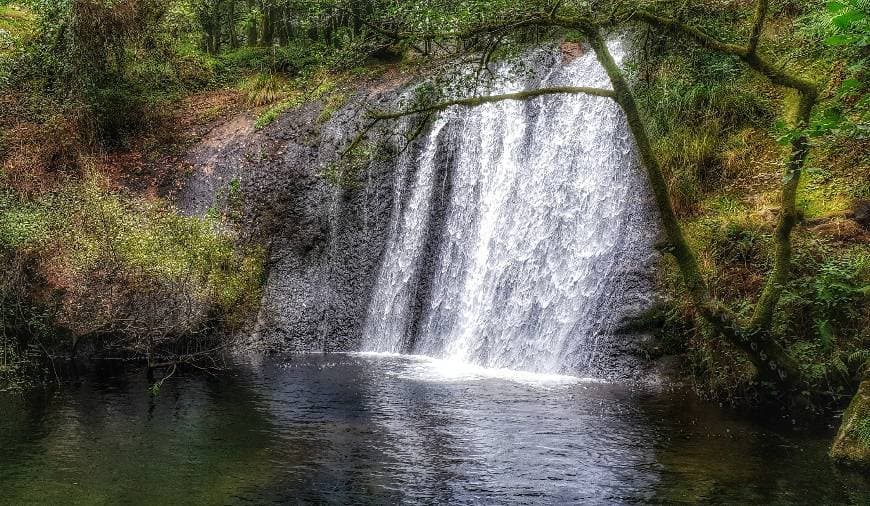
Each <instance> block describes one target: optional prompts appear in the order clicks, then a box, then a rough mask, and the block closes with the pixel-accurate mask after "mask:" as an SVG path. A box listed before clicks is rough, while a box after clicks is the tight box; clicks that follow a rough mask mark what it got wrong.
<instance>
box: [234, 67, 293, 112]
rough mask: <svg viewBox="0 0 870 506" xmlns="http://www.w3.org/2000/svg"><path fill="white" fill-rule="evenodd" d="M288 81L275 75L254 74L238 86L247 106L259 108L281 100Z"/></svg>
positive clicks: (285, 93) (285, 91)
mask: <svg viewBox="0 0 870 506" xmlns="http://www.w3.org/2000/svg"><path fill="white" fill-rule="evenodd" d="M288 87H289V82H288V80H287V79H286V78H285V77H283V76H281V75H277V74H262V73H258V74H254V75H253V76H251V77H249V78H248V79H246V80H244V81H243V82H242V84H241V85H240V86H239V89H240V90H241V91H242V93H244V94H245V99H246V101H247V102H248V104H250V105H252V106H255V107H260V106H264V105H269V104H273V103H275V102H277V101H278V100H281V98H283V97H285V96H286V95H287V91H288Z"/></svg>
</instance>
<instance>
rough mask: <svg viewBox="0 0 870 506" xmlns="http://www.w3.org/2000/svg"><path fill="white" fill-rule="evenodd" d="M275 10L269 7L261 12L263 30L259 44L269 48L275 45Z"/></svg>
mask: <svg viewBox="0 0 870 506" xmlns="http://www.w3.org/2000/svg"><path fill="white" fill-rule="evenodd" d="M274 29H275V8H274V7H269V8H267V9H265V10H264V11H263V29H262V31H261V33H262V39H261V40H260V43H261V44H262V45H264V46H267V47H271V46H272V45H273V44H274V43H275V31H274Z"/></svg>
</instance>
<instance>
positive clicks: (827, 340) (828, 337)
mask: <svg viewBox="0 0 870 506" xmlns="http://www.w3.org/2000/svg"><path fill="white" fill-rule="evenodd" d="M816 329H817V330H818V331H819V340H820V341H821V344H822V349H823V350H824V351H825V352H827V351H830V349H831V347H832V346H833V345H834V332H833V330H832V329H831V324H830V323H828V321H827V320H816Z"/></svg>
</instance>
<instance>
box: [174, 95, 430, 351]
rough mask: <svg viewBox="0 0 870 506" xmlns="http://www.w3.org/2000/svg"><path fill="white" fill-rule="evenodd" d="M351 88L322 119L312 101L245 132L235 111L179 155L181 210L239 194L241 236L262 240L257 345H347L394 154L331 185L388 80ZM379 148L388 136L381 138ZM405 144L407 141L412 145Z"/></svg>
mask: <svg viewBox="0 0 870 506" xmlns="http://www.w3.org/2000/svg"><path fill="white" fill-rule="evenodd" d="M379 85H380V87H379V88H377V89H371V88H369V89H361V90H359V91H358V92H357V93H356V95H354V96H353V97H351V98H350V99H349V100H348V101H347V103H346V105H345V106H344V107H342V108H341V109H339V110H338V111H337V112H336V113H334V114H333V115H332V117H331V118H330V119H329V120H327V121H325V122H322V117H321V109H322V106H321V104H319V103H316V102H313V103H308V104H305V105H303V106H302V107H300V108H298V109H296V110H293V111H290V112H288V113H285V114H283V115H282V116H281V117H280V118H279V119H278V120H277V121H275V122H274V123H273V124H271V125H269V126H267V127H265V128H263V129H262V130H254V129H253V126H252V125H253V122H254V119H253V118H251V117H247V116H242V117H239V118H237V119H235V120H232V121H230V122H228V123H226V124H225V125H222V126H220V127H218V128H216V129H214V130H213V131H212V133H210V134H209V135H207V136H206V137H205V138H204V139H203V140H202V141H201V142H200V143H199V144H198V145H196V146H195V147H194V148H193V149H192V150H191V151H190V153H189V155H188V156H187V163H188V164H189V165H190V167H192V169H191V176H190V178H189V181H188V183H187V185H186V187H185V188H184V189H183V190H182V192H181V194H180V197H179V198H178V205H179V207H180V208H181V209H182V211H184V212H186V213H189V214H200V215H201V214H204V213H206V212H208V210H209V209H211V208H212V207H213V206H215V205H218V206H220V205H221V200H222V199H224V198H225V196H226V195H227V194H228V193H229V192H230V191H231V190H230V188H232V187H235V188H237V190H234V191H236V192H238V193H239V194H240V198H241V200H242V201H243V203H244V204H243V207H244V210H243V213H242V215H243V218H242V220H241V221H242V224H243V229H244V230H243V233H244V234H246V235H248V236H250V237H253V238H254V239H256V240H258V241H262V242H264V243H265V244H267V245H268V250H269V253H268V255H269V257H268V262H267V267H268V279H267V280H266V287H265V294H264V297H263V301H262V307H261V310H260V314H259V315H258V317H257V321H256V325H255V328H254V329H253V332H252V335H253V339H254V340H255V341H256V343H255V344H256V345H258V346H267V347H274V348H278V349H281V350H282V351H314V350H318V351H320V350H324V351H343V350H350V349H355V348H356V347H357V345H358V342H357V341H358V339H359V338H360V336H361V334H362V325H363V324H364V323H365V315H366V310H367V308H368V302H369V297H370V295H371V292H372V288H373V285H374V282H375V278H376V276H377V269H378V266H379V263H380V258H381V254H382V252H383V248H384V245H385V243H386V241H387V234H388V228H389V223H390V217H391V213H392V212H393V208H394V204H395V198H396V197H395V191H394V189H395V184H396V177H397V176H396V171H395V161H394V160H393V159H391V157H389V156H385V157H380V158H379V159H377V160H375V161H373V162H372V163H371V164H369V166H368V167H366V168H365V169H362V170H360V171H358V172H357V173H354V174H352V175H351V176H350V177H349V178H346V179H345V180H344V181H343V182H342V183H341V184H340V185H339V184H337V183H336V182H335V181H334V178H331V177H329V171H330V170H331V169H330V166H331V164H333V163H334V162H335V161H336V159H337V158H338V153H339V151H340V150H341V149H343V148H344V147H345V146H346V145H347V143H348V142H349V140H350V138H352V136H353V135H354V134H355V133H356V132H357V131H358V130H359V128H360V122H361V119H362V118H363V117H364V114H363V113H364V112H365V110H366V109H368V108H371V107H388V106H389V105H390V104H391V103H392V102H393V101H395V100H396V98H397V96H398V94H397V91H396V89H395V87H392V88H388V87H386V86H384V85H383V83H379ZM381 142H382V143H384V144H385V145H388V146H387V147H389V144H390V142H391V140H390V139H383V140H382V141H381ZM411 149H413V146H412V148H411Z"/></svg>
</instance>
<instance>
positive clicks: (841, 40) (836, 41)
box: [825, 35, 858, 46]
mask: <svg viewBox="0 0 870 506" xmlns="http://www.w3.org/2000/svg"><path fill="white" fill-rule="evenodd" d="M856 40H858V38H857V37H855V36H854V35H833V36H831V37H828V38H827V39H825V44H827V45H829V46H845V45H847V44H852V43H853V42H855V41H856Z"/></svg>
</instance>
